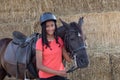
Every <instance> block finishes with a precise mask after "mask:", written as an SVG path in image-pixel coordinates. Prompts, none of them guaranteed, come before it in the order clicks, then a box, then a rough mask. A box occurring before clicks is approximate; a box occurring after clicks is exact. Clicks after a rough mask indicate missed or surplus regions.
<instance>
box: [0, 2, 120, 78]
mask: <svg viewBox="0 0 120 80" xmlns="http://www.w3.org/2000/svg"><path fill="white" fill-rule="evenodd" d="M45 11H50V12H53V13H54V14H55V15H56V16H57V18H58V19H59V18H62V19H63V20H65V21H66V22H71V21H76V22H77V21H78V19H79V17H81V16H84V24H83V31H84V33H85V34H86V36H87V43H88V49H87V50H88V55H89V58H90V65H89V67H88V68H85V69H80V70H77V71H75V72H74V73H70V74H68V77H69V78H70V79H71V80H120V0H0V38H5V37H12V32H13V31H15V30H18V31H21V32H23V33H24V34H26V35H27V36H28V35H30V34H32V33H34V32H40V26H39V17H40V15H41V14H42V13H43V12H45ZM58 25H59V26H60V25H61V23H60V22H59V20H58Z"/></svg>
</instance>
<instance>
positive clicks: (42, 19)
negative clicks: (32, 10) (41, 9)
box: [40, 12, 56, 24]
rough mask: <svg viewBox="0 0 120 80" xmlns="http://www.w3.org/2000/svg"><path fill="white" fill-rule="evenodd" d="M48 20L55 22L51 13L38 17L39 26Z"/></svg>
mask: <svg viewBox="0 0 120 80" xmlns="http://www.w3.org/2000/svg"><path fill="white" fill-rule="evenodd" d="M48 20H54V21H56V17H55V15H54V14H52V13H51V12H45V13H43V15H41V16H40V24H42V23H44V22H46V21H48Z"/></svg>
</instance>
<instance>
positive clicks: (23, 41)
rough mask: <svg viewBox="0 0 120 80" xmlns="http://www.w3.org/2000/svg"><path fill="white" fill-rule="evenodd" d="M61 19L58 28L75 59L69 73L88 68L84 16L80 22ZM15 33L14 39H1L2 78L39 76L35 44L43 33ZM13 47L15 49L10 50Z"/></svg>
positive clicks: (66, 46) (0, 79) (1, 79)
mask: <svg viewBox="0 0 120 80" xmlns="http://www.w3.org/2000/svg"><path fill="white" fill-rule="evenodd" d="M60 21H61V22H62V24H63V26H61V27H59V28H58V35H59V36H60V37H61V38H62V39H63V41H64V45H65V48H66V50H67V52H69V53H70V57H71V58H72V59H73V61H74V65H73V66H72V67H71V68H70V69H68V71H67V73H69V72H72V71H74V70H76V69H78V68H86V67H87V66H88V64H89V60H88V56H87V51H86V43H85V39H84V35H83V32H82V23H83V17H82V18H80V19H79V21H78V23H76V22H71V23H69V24H68V23H66V22H64V21H63V20H61V19H60ZM13 35H14V38H13V39H11V38H4V39H1V40H0V80H3V79H4V78H5V76H6V75H9V76H14V77H16V78H17V79H24V78H30V79H35V78H38V75H37V68H36V64H35V44H36V41H37V39H38V38H40V37H41V34H39V33H34V34H32V35H31V36H29V37H27V36H25V35H24V34H23V33H20V32H16V31H15V32H13ZM11 46H12V48H11ZM13 48H14V49H13ZM12 49H13V51H10V50H12ZM8 53H9V54H8ZM27 56H29V57H27Z"/></svg>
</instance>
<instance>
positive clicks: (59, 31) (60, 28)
mask: <svg viewBox="0 0 120 80" xmlns="http://www.w3.org/2000/svg"><path fill="white" fill-rule="evenodd" d="M65 31H66V29H65V27H63V26H60V27H59V28H58V36H60V37H61V38H62V39H64V35H65Z"/></svg>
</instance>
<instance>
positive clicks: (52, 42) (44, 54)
mask: <svg viewBox="0 0 120 80" xmlns="http://www.w3.org/2000/svg"><path fill="white" fill-rule="evenodd" d="M40 24H41V26H42V38H40V39H38V41H37V43H36V64H37V68H38V69H39V73H38V75H39V78H40V80H65V77H66V71H65V68H64V65H63V63H62V56H63V57H64V58H65V59H66V60H67V61H68V62H70V61H71V60H70V57H69V56H68V53H67V52H66V50H65V49H64V45H63V41H62V39H61V38H60V37H59V36H58V35H57V25H56V17H55V15H54V14H52V13H50V12H45V13H43V15H41V16H40Z"/></svg>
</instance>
